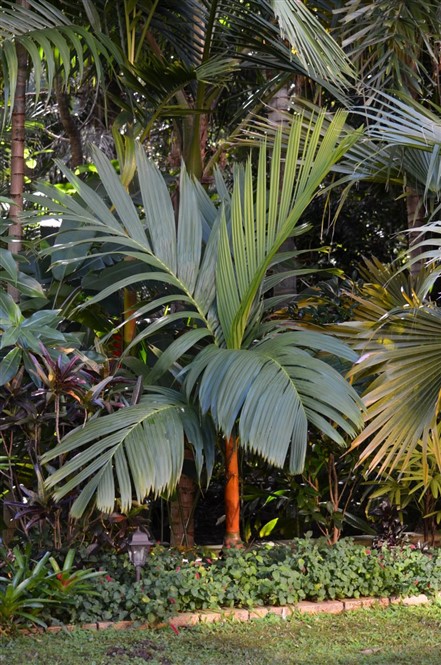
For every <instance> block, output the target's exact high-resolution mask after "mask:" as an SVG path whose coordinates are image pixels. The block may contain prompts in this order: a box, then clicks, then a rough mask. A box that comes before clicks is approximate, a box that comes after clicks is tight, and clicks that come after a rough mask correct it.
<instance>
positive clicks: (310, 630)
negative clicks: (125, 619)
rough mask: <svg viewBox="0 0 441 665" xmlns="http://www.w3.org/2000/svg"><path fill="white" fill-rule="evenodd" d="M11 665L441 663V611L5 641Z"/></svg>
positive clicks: (395, 610)
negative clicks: (174, 630) (176, 632)
mask: <svg viewBox="0 0 441 665" xmlns="http://www.w3.org/2000/svg"><path fill="white" fill-rule="evenodd" d="M0 663H1V664H3V663H4V664H5V665H6V664H7V665H34V664H38V665H40V664H41V665H124V664H128V663H131V665H140V664H144V665H145V663H149V665H233V664H234V665H238V664H239V665H324V664H325V663H326V664H331V665H367V664H369V665H400V664H406V665H413V664H414V663H415V664H418V665H440V664H441V607H440V606H439V605H436V604H433V605H430V606H425V607H415V608H410V607H409V608H405V607H392V608H389V609H387V610H381V609H379V610H374V609H369V610H356V611H353V612H348V613H347V614H341V615H315V616H306V617H305V616H304V615H303V616H298V617H293V618H291V619H290V620H288V621H283V620H281V619H278V618H275V617H270V618H269V619H263V620H256V621H252V622H249V623H246V624H240V623H228V624H223V625H204V626H196V627H194V628H191V629H181V630H180V631H179V635H176V634H175V633H174V632H173V631H172V629H171V628H170V627H167V628H165V629H162V630H158V631H136V630H130V631H119V632H118V631H113V630H106V631H102V632H99V633H91V632H87V631H76V632H74V633H62V634H57V635H51V634H46V635H38V636H26V637H25V636H20V637H18V638H15V639H11V638H3V639H2V641H1V643H0Z"/></svg>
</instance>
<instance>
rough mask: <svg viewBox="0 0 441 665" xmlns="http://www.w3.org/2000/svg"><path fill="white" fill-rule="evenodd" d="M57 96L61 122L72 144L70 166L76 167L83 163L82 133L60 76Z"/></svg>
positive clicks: (56, 85) (56, 78)
mask: <svg viewBox="0 0 441 665" xmlns="http://www.w3.org/2000/svg"><path fill="white" fill-rule="evenodd" d="M55 96H56V98H57V106H58V113H59V115H60V120H61V124H62V125H63V129H64V131H65V133H66V137H67V138H68V139H69V144H70V154H71V157H70V161H69V166H70V167H71V168H75V167H76V166H79V165H80V164H82V163H83V161H84V160H83V145H82V142H81V133H80V130H79V128H78V126H77V123H76V121H75V118H74V117H73V115H72V113H71V111H70V97H69V95H68V94H67V92H66V91H65V90H63V86H62V82H61V80H60V77H59V76H56V77H55Z"/></svg>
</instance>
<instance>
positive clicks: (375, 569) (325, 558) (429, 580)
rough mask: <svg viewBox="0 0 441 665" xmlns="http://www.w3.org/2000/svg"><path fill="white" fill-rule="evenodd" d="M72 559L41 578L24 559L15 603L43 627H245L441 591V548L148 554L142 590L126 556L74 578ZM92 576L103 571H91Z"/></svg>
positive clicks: (294, 546)
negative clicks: (251, 621) (257, 620)
mask: <svg viewBox="0 0 441 665" xmlns="http://www.w3.org/2000/svg"><path fill="white" fill-rule="evenodd" d="M72 559H73V557H72V556H70V557H69V566H68V567H66V564H65V565H64V567H63V569H60V568H58V567H57V565H56V563H54V562H52V565H53V566H55V572H54V571H52V570H47V571H46V570H45V568H44V566H42V564H41V561H40V563H39V564H38V575H36V574H35V569H36V568H37V566H36V565H35V564H33V565H34V566H35V568H34V569H33V570H32V571H31V570H30V569H29V571H26V565H28V567H29V566H30V564H29V563H27V564H26V562H24V561H23V558H22V559H21V565H22V568H21V571H22V572H21V576H20V580H24V579H29V578H30V579H32V583H31V584H29V586H28V587H25V589H24V591H23V593H22V595H21V597H20V598H18V597H17V598H16V600H15V601H14V602H16V604H17V603H19V602H23V603H27V606H28V608H29V609H30V610H31V612H32V613H33V618H34V619H35V620H36V621H37V622H40V623H45V624H46V625H48V626H50V627H54V628H56V627H58V626H63V625H64V626H66V625H71V624H76V625H84V624H88V625H89V626H90V627H91V628H97V627H102V626H105V625H110V624H115V623H116V624H121V622H123V623H126V622H132V623H133V622H136V623H138V624H141V625H157V624H162V623H164V622H169V623H172V624H174V622H175V621H177V622H181V624H183V623H185V622H186V621H187V620H188V621H189V622H190V623H192V622H194V623H198V622H199V621H202V622H206V621H208V620H209V619H208V617H213V621H218V620H220V619H221V618H223V617H234V618H241V617H242V618H243V620H248V618H250V617H251V616H252V615H253V616H254V615H255V616H263V615H265V614H267V613H273V614H280V615H282V616H283V615H285V616H288V615H289V614H291V613H292V612H296V611H299V612H317V611H331V612H332V611H334V612H340V611H343V610H345V609H352V608H356V607H365V606H367V605H370V604H373V603H375V602H378V603H380V604H384V605H389V604H390V603H391V602H400V601H399V600H397V599H400V598H403V599H406V598H410V599H411V600H410V601H406V600H403V602H411V603H415V602H420V601H421V602H426V601H427V599H429V598H434V597H436V595H437V593H438V590H439V589H441V552H440V550H438V549H435V550H432V551H428V552H426V551H422V550H419V549H418V548H416V547H415V545H412V544H411V545H406V546H404V547H399V548H398V547H395V548H386V547H384V548H382V549H380V550H375V549H372V548H368V547H360V546H359V545H355V544H354V543H353V542H351V541H348V540H344V541H340V542H338V543H337V544H336V545H334V546H332V547H330V546H328V545H327V544H326V543H325V542H324V541H313V540H296V541H293V542H292V543H291V545H273V546H270V545H266V546H260V547H256V548H253V549H250V550H240V551H239V550H229V551H225V552H223V554H222V556H218V557H216V555H215V554H214V553H213V552H210V551H200V550H199V551H198V550H191V551H187V552H182V551H178V550H170V549H164V548H162V547H155V548H154V549H153V550H152V551H151V553H150V555H149V558H148V560H147V564H146V566H145V567H144V569H143V571H142V576H141V580H140V581H139V582H135V580H134V577H135V575H134V569H133V566H132V565H131V564H130V563H129V560H128V557H127V555H116V554H112V555H100V557H99V558H98V557H95V558H94V559H92V558H90V557H89V558H88V559H86V558H83V560H82V561H81V560H80V559H78V561H77V569H75V570H74V569H73V563H72ZM66 560H67V557H66ZM14 565H16V562H14V561H11V562H10V564H9V567H10V571H11V572H10V573H9V577H8V576H5V575H3V579H2V580H0V617H1V616H2V612H3V619H2V621H3V623H4V624H6V625H7V624H8V623H9V626H10V627H11V625H14V626H15V627H20V625H21V626H24V624H26V623H28V622H29V620H30V614H29V609H28V610H27V614H26V613H20V612H19V611H16V613H15V614H14V608H12V610H11V609H10V608H9V610H8V602H9V601H8V598H10V597H12V596H11V593H12V591H11V589H12V587H13V584H14V579H15V577H14V576H13V573H14V570H13V568H14ZM97 568H101V570H100V571H99V572H93V571H94V569H95V570H96V569H97ZM16 587H17V584H16ZM8 594H9V596H8ZM2 599H3V600H2ZM415 599H416V600H415ZM418 599H419V600H418ZM34 601H35V602H34ZM2 602H3V609H2ZM17 607H18V605H17ZM8 611H9V615H7V612H8ZM185 617H190V618H185ZM121 625H122V624H121ZM127 625H129V624H127Z"/></svg>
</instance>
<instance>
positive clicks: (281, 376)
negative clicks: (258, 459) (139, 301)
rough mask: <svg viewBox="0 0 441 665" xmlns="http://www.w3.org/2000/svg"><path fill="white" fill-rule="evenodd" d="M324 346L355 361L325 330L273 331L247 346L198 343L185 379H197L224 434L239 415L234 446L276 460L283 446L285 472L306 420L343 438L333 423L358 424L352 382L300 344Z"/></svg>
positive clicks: (295, 469)
mask: <svg viewBox="0 0 441 665" xmlns="http://www.w3.org/2000/svg"><path fill="white" fill-rule="evenodd" d="M318 348H320V349H326V350H328V351H329V352H331V353H334V354H336V355H341V354H342V353H343V354H344V355H346V357H348V354H349V356H350V357H351V358H352V359H354V357H355V356H354V354H353V353H352V352H350V351H349V349H348V348H347V347H345V346H344V345H343V344H340V343H339V342H337V341H336V340H335V339H332V338H329V337H328V338H327V337H326V335H321V334H315V335H314V334H312V335H311V334H309V333H303V332H293V333H284V334H279V335H275V336H274V337H272V338H269V339H266V340H263V341H262V342H260V343H258V344H256V345H255V346H253V347H252V348H250V349H241V350H235V349H220V348H218V347H216V346H214V345H211V346H209V347H207V348H205V349H204V350H203V351H201V353H200V354H199V355H198V356H197V357H196V358H195V360H194V361H193V363H192V364H191V367H190V369H189V372H188V376H187V377H186V380H185V387H186V390H187V394H191V393H192V391H193V390H194V389H195V386H196V385H197V386H198V387H197V392H198V399H199V401H200V404H201V408H202V411H203V412H208V411H209V412H210V413H211V415H212V417H213V419H214V421H215V423H216V426H217V427H219V428H220V429H221V430H222V432H223V434H224V435H225V437H227V438H228V437H229V436H230V435H231V432H232V429H233V427H234V426H235V423H236V421H238V431H239V438H240V442H241V445H244V446H245V447H247V448H248V449H250V450H252V451H254V452H257V453H258V454H259V455H261V456H262V457H263V458H264V459H265V460H267V461H269V462H270V463H272V464H274V465H276V466H283V465H284V463H285V460H286V457H287V455H288V452H289V466H290V470H291V472H292V473H299V472H300V471H301V470H302V469H303V465H304V458H305V454H306V446H307V440H308V423H310V424H312V425H315V426H316V427H317V428H318V429H319V430H321V431H322V432H324V433H325V434H326V435H327V436H329V437H330V438H332V439H333V440H334V441H335V442H337V443H338V444H340V445H343V444H344V440H343V438H342V436H341V434H340V433H339V432H338V430H337V429H336V427H335V425H332V424H331V422H333V423H335V424H336V425H337V426H338V427H340V428H341V429H342V430H343V431H344V432H346V433H347V434H349V435H350V436H354V434H355V432H356V430H358V429H359V428H360V427H361V416H360V407H361V401H360V399H359V398H358V396H357V394H356V393H355V391H354V390H353V389H352V388H351V386H350V385H349V384H348V383H347V382H346V381H345V380H344V379H343V377H342V376H341V375H340V374H339V373H338V372H336V371H335V370H334V369H333V368H332V367H331V366H330V365H328V364H327V363H326V362H324V361H323V360H319V359H318V358H314V357H312V355H311V353H310V352H308V351H307V350H306V349H308V350H311V349H318Z"/></svg>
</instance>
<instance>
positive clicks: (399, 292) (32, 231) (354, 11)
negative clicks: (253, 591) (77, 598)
mask: <svg viewBox="0 0 441 665" xmlns="http://www.w3.org/2000/svg"><path fill="white" fill-rule="evenodd" d="M440 33H441V30H440V17H439V8H438V6H437V4H436V3H433V2H414V1H413V0H406V2H403V3H400V5H399V7H397V6H396V3H395V4H394V3H391V2H387V1H386V0H384V1H383V0H382V1H381V2H378V3H372V2H365V1H364V0H348V1H347V2H332V1H329V2H316V3H311V2H300V1H299V0H285V1H282V0H251V1H250V2H246V3H244V2H232V1H231V0H183V1H182V2H176V1H175V0H163V1H161V2H158V1H157V0H131V1H129V0H127V1H126V0H124V2H114V1H113V0H110V1H106V2H103V1H102V0H100V1H98V2H95V3H91V2H90V1H89V0H82V1H80V0H78V1H77V2H74V3H71V4H70V5H68V4H67V3H65V2H63V3H55V2H51V1H50V0H17V2H12V0H11V1H9V0H8V1H7V2H4V3H3V5H2V12H1V14H0V87H1V89H2V93H3V97H2V102H1V104H0V113H1V116H2V123H1V128H2V129H1V136H0V146H1V148H2V150H1V155H0V174H1V175H0V187H1V198H0V211H1V214H2V217H3V218H4V219H3V220H2V222H1V226H0V233H1V237H2V245H1V247H0V282H1V285H2V286H3V287H4V290H5V293H3V294H1V295H0V411H1V413H0V436H1V442H2V451H1V456H0V478H1V486H0V495H1V496H2V500H3V502H4V506H5V507H4V511H3V515H2V526H3V538H4V539H5V541H7V542H8V543H10V542H11V543H12V544H14V540H16V541H18V542H22V541H23V540H25V539H26V540H27V539H30V540H31V541H32V543H33V545H34V547H35V548H36V549H37V548H38V549H39V550H42V551H44V549H45V545H46V543H48V542H49V543H50V546H51V547H53V548H55V549H60V548H61V547H62V543H64V544H65V546H66V547H68V546H71V545H72V544H74V545H75V544H77V543H78V541H81V542H83V541H85V542H86V543H87V544H88V545H89V546H90V547H96V546H98V543H104V542H106V544H107V546H109V543H112V544H113V546H114V547H115V548H116V549H120V548H123V549H124V547H126V546H127V540H128V538H129V537H130V530H131V529H133V527H134V526H141V527H145V524H146V518H145V515H147V514H148V516H149V518H148V519H150V521H151V526H152V525H153V526H152V528H153V529H154V530H156V534H157V537H158V538H160V539H161V540H166V538H167V531H166V527H167V517H164V515H165V513H166V512H167V511H164V506H165V501H167V500H168V499H170V497H171V496H172V495H173V496H174V498H175V499H176V501H175V503H177V504H178V508H177V509H176V506H175V514H179V515H180V519H181V522H182V525H184V524H188V521H189V520H191V519H193V517H194V512H195V504H196V502H195V501H193V500H192V499H190V500H189V501H188V505H187V507H186V510H187V508H188V506H190V508H189V512H187V513H186V514H184V510H183V502H182V494H181V493H180V492H181V490H180V489H178V490H177V491H176V493H175V494H174V492H175V488H176V487H177V486H179V483H180V478H182V476H186V477H187V479H190V480H189V482H190V484H191V482H193V483H194V489H195V491H196V492H197V493H198V494H199V495H201V494H205V493H207V494H206V496H208V495H209V492H211V491H217V489H216V488H217V486H218V485H220V478H221V476H222V473H225V475H226V478H225V485H226V488H227V491H226V494H225V506H226V508H225V513H226V521H225V527H226V531H227V535H228V534H229V535H230V536H231V535H234V538H233V539H232V540H231V542H232V543H233V544H235V543H237V542H239V540H240V533H239V526H240V525H239V508H240V506H239V504H240V487H241V485H240V483H241V482H242V480H243V478H241V477H240V476H241V474H242V472H243V471H244V470H245V472H246V473H247V474H249V477H248V478H246V479H245V480H244V484H245V485H246V486H248V487H250V486H252V483H253V479H256V478H257V479H258V480H259V483H260V486H259V489H258V490H255V493H254V499H251V498H250V499H249V501H250V503H249V505H248V509H247V508H246V509H245V511H244V513H245V519H246V520H248V526H246V524H244V522H242V527H245V529H244V532H247V533H248V535H250V534H251V533H255V534H259V535H260V536H261V537H267V536H269V535H270V534H271V535H277V534H279V535H283V528H285V529H288V528H289V529H291V531H290V533H291V534H292V533H294V532H295V533H296V534H297V535H303V531H304V530H305V529H306V528H309V527H311V528H312V530H313V532H314V535H317V534H318V533H322V534H324V535H325V536H326V538H327V540H328V542H333V543H335V542H336V541H337V540H338V539H339V538H340V535H341V533H342V531H343V532H344V533H347V532H348V531H349V530H351V529H356V528H359V529H360V528H361V529H364V530H369V526H368V525H367V523H366V519H371V517H372V515H369V514H368V511H369V510H370V509H371V508H373V511H372V514H375V511H376V510H377V508H375V502H376V501H378V500H379V499H382V498H383V496H384V495H387V496H388V498H389V499H390V500H391V501H392V503H393V504H394V505H392V506H391V513H393V514H394V515H398V512H397V510H396V508H397V507H398V509H399V510H400V511H401V512H400V515H401V516H402V519H403V520H404V521H406V519H408V516H410V519H411V520H413V523H416V521H417V520H418V519H419V520H420V521H421V520H422V523H423V528H424V530H425V535H426V536H428V534H429V531H432V532H433V530H434V520H433V518H438V515H439V513H438V512H437V510H438V505H437V500H438V497H439V493H440V489H439V488H440V483H439V474H440V472H441V461H440V460H441V455H440V451H439V428H440V418H439V395H440V390H441V383H440V382H441V371H440V360H439V355H440V354H439V343H438V338H439V334H438V333H439V324H440V320H439V319H440V317H439V315H438V306H437V304H438V303H437V301H438V282H439V258H440V252H439V241H438V238H439V230H440V227H439V223H438V222H437V221H436V220H437V214H438V212H439V208H440V204H439V198H440V173H441V167H440V160H439V153H440V144H441V131H440V126H441V125H440V122H441V121H440V118H441V99H440V94H439V90H440V86H439V42H440ZM53 157H57V159H55V160H53ZM372 184H375V189H374V188H372V189H369V188H370V187H371V185H372ZM384 185H385V186H386V188H389V192H383V190H381V189H380V187H381V186H384ZM24 186H26V187H25V188H26V189H27V192H26V195H25V197H24V198H25V203H24V206H23V196H22V194H23V187H24ZM369 192H371V193H370V194H369ZM369 196H371V198H369ZM386 197H389V201H390V202H393V205H392V203H387V204H386V202H385V201H386ZM373 198H376V201H375V209H374V206H373V205H372V204H371V201H372V199H373ZM394 199H400V200H402V202H403V206H402V212H403V214H402V215H401V216H400V215H399V213H396V211H399V210H400V208H399V205H398V204H397V203H396V201H394ZM22 208H24V211H22ZM391 210H393V211H394V212H393V215H397V217H396V218H395V217H393V215H392V214H391V213H390V212H389V211H391ZM342 211H343V214H342V217H340V223H341V224H344V225H345V233H344V234H341V235H339V230H337V231H336V232H335V234H334V231H333V228H334V227H333V224H334V223H335V224H337V225H338V224H339V215H340V214H341V213H342ZM331 213H332V214H331ZM392 217H393V218H392ZM342 219H343V222H342V221H341V220H342ZM354 220H356V221H357V223H356V225H355V223H353V222H354ZM351 222H352V223H351ZM427 222H429V223H427ZM337 229H338V227H337ZM408 230H410V231H411V234H410V235H409V233H408V232H407V231H408ZM393 231H397V232H399V237H397V238H395V237H392V232H393ZM326 233H327V234H328V235H327V237H330V238H331V243H332V244H333V246H334V247H333V248H332V249H333V251H331V250H330V249H328V248H326V247H325V248H323V247H322V248H321V252H320V254H318V255H317V253H316V251H315V248H320V246H321V245H323V244H324V238H325V235H326ZM7 234H8V239H6V236H7ZM354 235H357V239H356V242H354V243H353V244H354V245H356V249H354V251H353V252H352V254H351V253H349V254H348V253H346V256H348V255H350V256H356V257H357V259H358V258H359V257H360V256H361V255H362V254H364V255H366V257H367V258H364V259H363V261H362V265H361V266H360V265H355V264H353V263H352V262H351V261H350V260H347V261H346V263H345V268H346V271H347V273H348V274H346V275H342V271H341V268H342V265H341V264H340V258H341V257H342V256H343V255H344V253H345V250H346V248H347V246H348V245H349V244H351V239H354ZM358 236H360V237H358ZM386 236H387V237H386ZM341 238H344V240H343V241H340V239H341ZM372 238H375V240H376V241H377V244H376V246H377V247H378V246H379V244H381V245H383V246H384V254H383V256H387V257H392V258H395V259H397V260H396V262H395V263H394V264H393V265H389V264H388V265H385V264H382V263H381V262H380V261H379V260H378V259H377V258H375V257H371V256H370V254H371V250H372V247H371V243H372ZM409 238H410V240H409V250H408V251H406V252H405V253H404V254H402V253H401V252H402V249H403V247H405V246H406V245H407V239H409ZM286 243H289V244H286ZM338 244H340V245H341V247H336V245H338ZM335 249H337V250H340V251H335ZM339 257H340V258H339ZM342 277H343V278H344V279H341V278H342ZM363 428H364V429H363ZM345 451H346V452H348V451H349V454H348V456H347V457H344V458H343V459H340V454H341V453H343V452H345ZM222 467H225V472H224V471H222ZM273 467H277V468H278V469H279V470H278V471H277V472H276V471H272V470H271V469H272V468H273ZM262 478H264V480H262ZM365 481H367V483H368V484H366V485H365V484H364V482H365ZM222 482H223V481H222ZM210 483H211V485H210ZM404 486H405V488H406V489H403V488H404ZM213 487H214V488H215V489H214V490H212V488H213ZM253 491H254V490H253ZM251 494H252V492H250V495H251ZM233 495H234V496H233ZM206 496H205V497H204V500H207V498H206ZM245 496H246V495H245ZM414 497H416V500H415V501H413V500H411V499H413V498H414ZM216 501H217V504H218V505H219V499H218V497H217V499H216ZM244 501H246V499H244V498H243V493H242V504H243V503H244ZM242 507H243V506H242ZM271 511H272V512H271ZM277 511H279V513H280V514H279V513H278V512H277ZM406 511H407V512H406ZM411 511H417V516H416V517H415V518H414V517H413V516H412V515H413V513H412V512H411ZM158 512H160V527H158V526H157V524H156V522H157V520H158ZM364 512H365V513H366V514H363V513H364ZM377 512H378V510H377ZM233 514H234V515H235V517H234V520H233V519H232V518H231V515H233ZM256 514H257V515H256ZM261 515H262V516H264V523H262V522H259V521H258V520H260V516H261ZM217 517H219V520H220V521H222V519H223V516H222V515H220V516H219V515H218V516H217ZM72 518H74V519H72ZM279 518H280V519H279ZM216 519H217V518H216ZM253 520H254V523H253ZM213 521H215V520H213ZM289 521H291V523H290V525H289V526H288V522H289ZM171 522H172V518H171V517H170V519H169V525H170V524H171ZM233 522H234V525H233ZM294 522H295V523H294ZM283 524H284V526H283ZM164 525H165V526H164ZM232 525H233V526H232ZM429 527H430V528H429ZM253 529H254V531H253ZM277 529H279V532H278V531H277ZM400 530H402V528H401V525H400ZM432 535H433V534H432ZM225 540H226V542H227V541H228V539H227V538H226V539H225ZM17 552H18V554H17V553H16V555H15V558H16V560H17V561H18V563H20V551H19V550H17ZM29 556H30V555H29ZM29 561H30V559H29ZM48 561H49V559H47V560H46V559H44V560H43V563H42V564H41V570H43V568H44V569H45V568H46V564H47V562H48ZM51 563H52V566H53V571H54V577H55V579H57V580H58V582H59V583H60V584H61V585H62V586H63V589H59V591H60V592H62V591H64V590H65V589H67V588H68V587H69V588H70V587H72V588H73V587H75V585H76V584H78V588H79V589H81V588H82V575H81V574H80V573H78V571H75V570H74V568H73V564H72V554H68V555H67V558H66V559H65V564H64V567H63V568H62V567H58V564H57V563H56V562H55V560H51ZM26 565H27V566H28V567H27V570H26V571H25V572H23V571H22V572H21V573H20V575H21V577H20V575H19V576H18V577H16V576H15V573H12V572H11V574H10V575H9V574H8V579H7V581H5V582H4V584H5V585H6V586H7V590H6V592H5V593H6V594H7V598H9V599H10V601H11V608H12V609H10V610H8V611H10V614H11V616H12V615H13V614H14V612H15V609H14V607H15V606H14V602H16V601H17V605H16V609H17V612H15V614H14V616H17V617H20V616H21V615H20V612H22V611H23V612H24V613H26V612H27V611H28V609H29V608H31V609H32V611H34V610H35V612H34V614H35V616H37V618H38V617H40V615H41V616H43V614H44V612H43V609H44V608H43V606H42V604H41V603H40V600H41V599H40V596H36V598H37V600H35V598H34V600H32V598H31V596H30V595H29V594H28V587H27V584H28V583H26V584H24V585H22V581H23V580H24V579H25V577H26V576H27V577H29V578H32V577H33V571H32V567H31V564H30V563H29V565H28V564H26ZM241 565H242V564H241ZM35 571H36V572H35V576H36V578H37V577H38V579H39V574H40V573H39V571H40V568H38V567H37V568H36V569H35ZM42 575H43V578H44V579H46V578H45V574H43V573H42ZM43 578H42V579H43ZM84 579H85V580H86V578H84ZM14 580H15V581H14ZM29 584H31V583H30V582H29ZM44 584H46V582H44ZM212 584H213V585H215V584H216V582H215V581H212ZM86 586H87V584H86ZM29 589H30V587H29ZM22 592H23V593H22ZM115 592H116V591H115ZM118 593H119V592H118ZM281 593H282V592H281ZM299 594H300V591H299ZM300 595H301V594H300ZM300 595H299V597H300ZM138 600H139V599H138ZM34 601H35V602H34ZM8 602H9V601H8ZM45 602H46V601H45ZM21 603H22V604H21ZM23 603H24V604H23ZM29 603H31V604H29ZM32 603H34V604H32ZM35 603H36V604H35ZM166 609H167V611H168V610H169V609H170V608H166ZM24 616H25V614H23V617H24ZM18 620H21V619H20V618H18Z"/></svg>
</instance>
